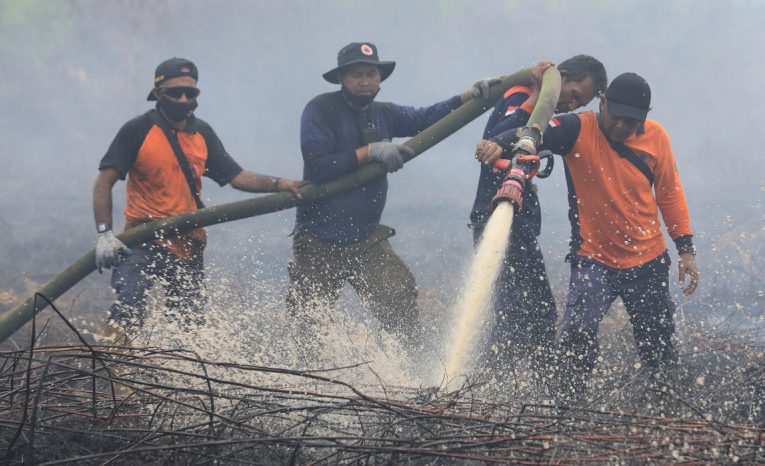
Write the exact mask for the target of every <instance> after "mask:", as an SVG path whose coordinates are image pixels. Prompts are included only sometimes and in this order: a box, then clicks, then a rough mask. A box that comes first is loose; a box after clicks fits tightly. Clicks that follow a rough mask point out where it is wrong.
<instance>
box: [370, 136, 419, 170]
mask: <svg viewBox="0 0 765 466" xmlns="http://www.w3.org/2000/svg"><path fill="white" fill-rule="evenodd" d="M404 155H407V156H409V157H411V156H413V155H414V149H411V148H409V147H407V146H404V145H399V144H393V143H392V142H373V143H372V144H370V145H369V158H370V159H371V160H377V161H378V162H382V164H383V165H385V169H386V170H388V171H389V172H395V171H396V170H399V169H400V168H401V167H403V166H404V158H403V156H404Z"/></svg>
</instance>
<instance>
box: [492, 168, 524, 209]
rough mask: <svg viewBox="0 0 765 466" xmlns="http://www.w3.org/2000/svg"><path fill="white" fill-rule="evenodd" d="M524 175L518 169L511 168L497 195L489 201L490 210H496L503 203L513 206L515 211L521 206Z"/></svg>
mask: <svg viewBox="0 0 765 466" xmlns="http://www.w3.org/2000/svg"><path fill="white" fill-rule="evenodd" d="M525 178H526V175H525V174H524V173H523V170H521V169H520V168H511V169H510V172H509V173H508V174H507V177H505V181H503V182H502V186H501V187H500V188H499V190H498V191H497V194H496V195H495V196H494V198H493V199H492V200H491V210H494V209H496V208H497V205H498V204H499V203H500V202H503V201H509V202H512V203H513V204H515V206H516V208H517V210H520V209H521V206H522V205H523V185H524V179H525Z"/></svg>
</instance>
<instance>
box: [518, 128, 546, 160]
mask: <svg viewBox="0 0 765 466" xmlns="http://www.w3.org/2000/svg"><path fill="white" fill-rule="evenodd" d="M516 136H518V141H516V143H515V144H513V150H512V153H513V154H518V153H521V152H522V153H525V154H536V153H537V147H538V146H539V145H540V144H541V143H542V132H541V131H540V130H539V128H537V127H535V126H524V127H522V128H518V132H517V133H516Z"/></svg>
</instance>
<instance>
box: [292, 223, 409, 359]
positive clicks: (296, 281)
mask: <svg viewBox="0 0 765 466" xmlns="http://www.w3.org/2000/svg"><path fill="white" fill-rule="evenodd" d="M394 234H395V231H394V230H393V229H392V228H389V227H386V226H384V225H379V226H378V227H377V228H376V229H375V231H374V232H373V233H372V234H371V235H370V236H369V237H368V238H365V239H363V240H361V241H359V242H357V243H353V244H348V245H338V244H334V243H330V242H327V241H322V240H320V239H319V238H316V237H315V236H312V235H309V234H308V233H306V232H303V231H300V230H296V231H295V235H294V240H293V253H294V258H293V260H292V262H291V263H290V264H289V274H290V284H289V289H288V291H287V308H288V310H289V311H290V312H291V313H292V314H293V315H295V316H296V317H298V318H300V319H304V320H308V321H311V320H315V319H316V317H317V316H316V312H320V309H322V308H324V309H326V308H328V307H331V306H333V305H334V304H335V302H336V301H337V299H338V297H339V296H340V292H341V291H342V288H343V286H344V285H345V283H348V284H350V285H351V286H352V287H353V289H354V290H356V292H357V293H358V294H359V296H360V297H361V299H362V301H363V303H364V305H365V306H367V307H368V308H369V310H370V311H371V312H372V314H374V316H375V317H376V318H377V319H378V320H379V321H380V323H381V324H382V326H383V328H384V329H385V330H386V331H388V332H390V333H392V334H394V335H398V336H400V337H402V338H403V339H404V341H405V343H406V344H407V346H409V347H414V346H419V344H420V342H419V336H420V327H419V322H418V309H417V288H416V286H415V281H414V276H413V275H412V272H411V271H410V270H409V267H407V266H406V264H404V262H403V261H402V260H401V258H399V257H398V255H396V253H395V251H393V248H392V247H391V245H390V243H389V242H388V238H389V237H391V236H393V235H394Z"/></svg>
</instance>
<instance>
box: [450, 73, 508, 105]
mask: <svg viewBox="0 0 765 466" xmlns="http://www.w3.org/2000/svg"><path fill="white" fill-rule="evenodd" d="M500 81H502V80H501V79H499V78H484V79H481V80H480V81H476V82H475V83H473V85H472V86H470V87H469V88H467V89H466V90H465V91H464V92H462V94H460V100H461V101H462V103H463V104H464V103H465V102H467V101H468V100H471V99H475V98H477V97H481V98H482V99H485V98H487V97H489V92H490V91H491V86H492V85H494V84H497V83H498V82H500Z"/></svg>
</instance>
